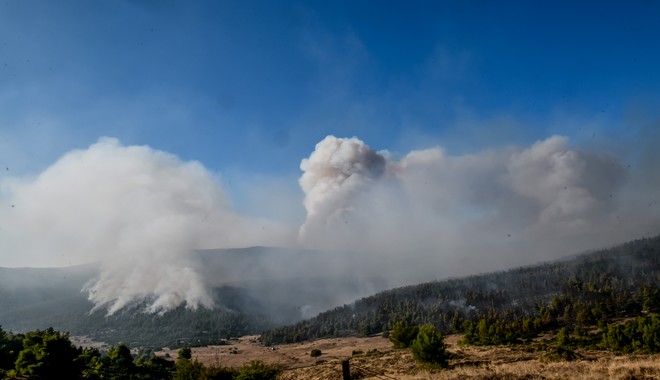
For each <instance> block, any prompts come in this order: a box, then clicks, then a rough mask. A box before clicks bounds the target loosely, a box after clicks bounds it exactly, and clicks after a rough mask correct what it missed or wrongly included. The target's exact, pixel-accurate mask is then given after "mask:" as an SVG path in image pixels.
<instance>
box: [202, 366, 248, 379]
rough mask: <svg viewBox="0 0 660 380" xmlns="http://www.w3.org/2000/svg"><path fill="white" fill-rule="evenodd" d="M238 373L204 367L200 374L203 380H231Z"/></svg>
mask: <svg viewBox="0 0 660 380" xmlns="http://www.w3.org/2000/svg"><path fill="white" fill-rule="evenodd" d="M238 374H239V371H238V370H237V369H234V368H228V367H206V368H205V369H204V373H203V374H202V379H204V380H233V379H235V378H236V376H238Z"/></svg>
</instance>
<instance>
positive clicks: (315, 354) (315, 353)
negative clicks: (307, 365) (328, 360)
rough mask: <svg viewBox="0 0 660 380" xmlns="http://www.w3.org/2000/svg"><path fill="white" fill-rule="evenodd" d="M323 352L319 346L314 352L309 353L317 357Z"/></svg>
mask: <svg viewBox="0 0 660 380" xmlns="http://www.w3.org/2000/svg"><path fill="white" fill-rule="evenodd" d="M321 353H322V352H321V350H319V349H318V348H315V349H313V350H312V352H310V353H309V356H311V357H313V358H315V357H318V356H321Z"/></svg>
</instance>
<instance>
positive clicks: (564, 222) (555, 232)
mask: <svg viewBox="0 0 660 380" xmlns="http://www.w3.org/2000/svg"><path fill="white" fill-rule="evenodd" d="M301 169H302V170H303V172H304V174H303V175H302V177H301V178H300V184H301V186H302V188H303V190H304V192H305V203H304V204H305V207H306V209H307V211H308V218H307V221H306V222H305V224H304V225H303V227H302V228H301V229H300V233H299V241H300V242H301V243H302V244H304V245H306V246H313V247H318V246H321V247H326V248H341V249H351V250H354V251H356V252H357V253H358V254H357V255H356V257H355V258H354V259H355V261H356V265H360V264H358V263H363V264H364V265H365V267H372V266H373V267H375V268H377V269H376V270H380V271H382V270H386V271H387V273H388V275H391V276H392V277H393V278H394V279H395V283H396V282H397V281H398V282H408V283H410V282H417V281H421V280H423V279H430V278H439V277H445V276H455V275H461V274H469V273H474V272H478V271H484V270H494V269H502V268H506V267H510V266H514V265H521V264H528V263H532V262H536V261H539V260H547V259H552V258H557V257H561V256H564V255H567V254H571V253H577V252H579V251H581V250H584V249H590V248H595V247H599V246H604V245H608V244H613V243H616V242H620V241H623V240H625V239H631V238H636V237H639V236H643V235H645V234H646V233H647V232H648V231H651V232H652V233H657V232H658V228H660V218H659V216H660V215H658V214H659V213H658V210H657V209H655V210H654V209H649V210H645V211H641V210H639V209H637V210H636V211H635V212H631V211H630V210H631V204H633V203H634V202H635V199H636V197H638V196H639V194H638V193H639V189H635V190H636V191H634V192H633V191H631V190H633V189H632V188H633V187H634V185H633V183H634V182H631V181H630V176H631V175H633V174H634V173H633V172H632V171H631V170H630V169H628V168H627V167H625V166H624V165H622V164H621V163H620V162H619V161H618V160H616V159H615V158H614V157H610V156H608V155H604V154H598V153H594V152H587V151H582V150H580V149H577V148H574V147H571V146H570V144H569V141H568V139H567V138H565V137H559V136H553V137H550V138H548V139H545V140H541V141H537V142H536V143H534V144H533V145H532V146H530V147H527V148H518V147H505V148H501V149H492V150H486V151H483V152H478V153H475V154H467V155H460V156H451V155H448V154H447V153H446V152H445V151H444V150H443V149H442V148H431V149H425V150H418V151H413V152H410V153H409V154H407V155H405V156H404V157H403V158H402V159H400V160H393V159H389V158H388V155H387V154H384V153H378V152H376V151H374V150H373V149H371V148H369V147H368V146H367V145H366V144H365V143H363V142H362V141H360V140H358V139H356V138H351V139H341V138H335V137H332V136H330V137H327V138H326V139H324V140H323V141H321V142H320V143H319V144H318V145H317V146H316V150H315V151H314V152H313V153H312V154H311V156H310V157H309V159H306V160H303V162H302V164H301ZM647 174H648V173H646V174H645V173H637V175H638V176H645V175H647ZM655 190H656V191H657V189H655ZM633 193H637V195H636V196H631V194H633ZM643 193H644V194H645V196H646V197H650V196H652V195H653V194H654V193H653V190H652V189H646V190H645V191H644V192H643ZM640 211H641V212H640ZM383 264H385V265H383Z"/></svg>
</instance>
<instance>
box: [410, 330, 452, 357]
mask: <svg viewBox="0 0 660 380" xmlns="http://www.w3.org/2000/svg"><path fill="white" fill-rule="evenodd" d="M445 348H446V347H445V342H444V339H443V337H442V334H440V333H438V332H437V331H436V330H435V326H433V325H430V324H428V325H424V326H422V327H420V328H419V333H418V334H417V338H415V340H414V341H413V342H412V344H411V345H410V351H411V352H412V355H413V357H414V358H415V360H417V362H418V363H420V364H422V365H424V366H427V367H431V368H445V367H447V360H448V359H449V354H448V353H447V351H446V350H445Z"/></svg>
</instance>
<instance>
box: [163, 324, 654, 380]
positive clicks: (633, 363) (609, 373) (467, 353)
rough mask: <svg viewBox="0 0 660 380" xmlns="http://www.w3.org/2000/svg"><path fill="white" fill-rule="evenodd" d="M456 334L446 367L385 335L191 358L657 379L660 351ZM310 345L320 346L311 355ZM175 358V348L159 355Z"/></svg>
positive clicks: (387, 373)
mask: <svg viewBox="0 0 660 380" xmlns="http://www.w3.org/2000/svg"><path fill="white" fill-rule="evenodd" d="M459 339H460V336H458V335H450V336H448V337H447V338H446V339H445V342H446V344H447V348H448V351H449V352H450V353H451V354H452V355H453V357H452V359H451V360H450V361H449V368H447V369H444V370H435V371H428V370H425V369H421V368H420V367H419V365H417V363H416V362H415V361H414V359H413V358H412V356H411V354H410V352H409V351H408V350H405V349H404V350H396V349H393V348H392V344H391V343H390V342H389V341H388V340H387V339H385V338H383V337H380V336H376V337H368V338H331V339H320V340H316V341H311V342H304V343H296V344H286V345H279V346H274V347H264V346H262V345H261V344H260V343H259V342H258V340H257V337H256V336H252V337H242V338H240V339H235V340H232V341H230V342H229V343H230V344H229V345H225V346H209V347H199V348H193V358H194V359H196V360H198V361H200V362H202V363H203V364H205V365H209V366H228V367H240V366H241V365H243V364H246V363H248V362H250V361H251V360H261V361H263V362H266V363H270V364H277V365H280V366H281V368H282V369H283V372H282V375H281V377H280V378H281V379H286V380H303V379H305V380H315V379H318V380H325V379H341V378H342V375H341V361H342V360H346V359H350V366H351V374H352V375H353V376H354V378H355V379H365V380H366V379H401V380H413V379H415V380H417V379H419V380H421V379H465V378H471V379H484V380H485V379H660V354H655V355H617V354H614V353H611V352H607V351H596V350H584V349H578V350H576V352H577V353H578V354H580V355H581V358H580V359H577V360H573V361H551V360H548V359H547V358H546V357H545V355H547V353H548V350H550V349H551V344H552V341H551V340H548V341H547V342H543V341H538V342H535V343H532V344H531V345H519V346H489V347H481V346H463V345H459V344H458V340H459ZM312 349H319V350H321V352H322V354H321V355H320V356H318V357H311V356H310V352H311V350H312ZM166 353H167V354H169V355H170V356H171V357H172V358H175V357H176V351H162V352H160V354H161V355H164V354H166Z"/></svg>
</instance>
